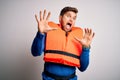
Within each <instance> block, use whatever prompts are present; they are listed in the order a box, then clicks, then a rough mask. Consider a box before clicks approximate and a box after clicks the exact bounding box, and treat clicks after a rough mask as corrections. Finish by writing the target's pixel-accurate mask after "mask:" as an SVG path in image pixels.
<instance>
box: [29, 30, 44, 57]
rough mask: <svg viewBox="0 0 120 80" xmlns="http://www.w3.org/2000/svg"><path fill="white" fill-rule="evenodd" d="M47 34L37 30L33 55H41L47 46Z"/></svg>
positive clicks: (32, 49) (32, 50)
mask: <svg viewBox="0 0 120 80" xmlns="http://www.w3.org/2000/svg"><path fill="white" fill-rule="evenodd" d="M44 43H45V34H41V33H40V32H37V34H36V37H35V38H34V40H33V43H32V47H31V53H32V55H33V56H40V55H41V54H42V52H43V51H44V46H45V44H44Z"/></svg>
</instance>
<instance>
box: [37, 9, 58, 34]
mask: <svg viewBox="0 0 120 80" xmlns="http://www.w3.org/2000/svg"><path fill="white" fill-rule="evenodd" d="M50 14H51V13H50V12H48V14H47V17H46V10H44V13H43V15H42V11H40V19H39V18H38V16H37V15H36V14H35V18H36V21H37V23H38V31H39V32H40V33H42V34H44V33H46V32H48V31H50V30H56V28H51V27H50V26H49V25H48V19H49V18H50Z"/></svg>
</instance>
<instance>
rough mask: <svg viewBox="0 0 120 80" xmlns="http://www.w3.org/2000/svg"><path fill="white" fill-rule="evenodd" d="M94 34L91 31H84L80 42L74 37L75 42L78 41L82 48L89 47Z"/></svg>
mask: <svg viewBox="0 0 120 80" xmlns="http://www.w3.org/2000/svg"><path fill="white" fill-rule="evenodd" d="M94 35H95V33H93V32H92V29H88V28H87V29H85V34H84V36H83V38H82V39H81V40H80V39H78V38H77V37H75V39H76V40H78V41H79V42H80V43H81V44H82V45H83V46H85V47H89V46H90V44H91V42H92V39H93V37H94Z"/></svg>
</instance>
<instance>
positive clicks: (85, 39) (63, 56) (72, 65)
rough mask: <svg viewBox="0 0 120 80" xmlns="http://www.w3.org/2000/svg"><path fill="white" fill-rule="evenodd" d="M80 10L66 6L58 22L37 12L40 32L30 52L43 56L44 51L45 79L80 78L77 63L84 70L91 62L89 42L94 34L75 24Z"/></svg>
mask: <svg viewBox="0 0 120 80" xmlns="http://www.w3.org/2000/svg"><path fill="white" fill-rule="evenodd" d="M77 13H78V10H77V9H76V8H74V7H64V8H63V9H62V10H61V13H60V16H59V22H60V23H59V24H56V23H54V22H49V21H48V19H49V17H50V14H51V13H50V12H49V13H48V15H47V17H46V14H47V12H46V10H44V12H43V15H42V11H40V19H39V18H38V16H37V15H35V18H36V21H37V23H38V32H37V35H36V37H35V39H34V41H33V44H32V49H31V52H32V54H33V56H40V55H41V54H42V52H44V61H45V64H44V71H43V74H42V77H43V80H77V76H76V75H75V71H76V67H77V68H78V69H79V70H80V71H85V70H86V68H87V67H88V64H89V52H90V44H91V42H92V39H93V37H94V33H93V32H92V29H88V28H87V29H85V30H84V34H83V30H82V29H81V28H79V27H75V21H76V18H77Z"/></svg>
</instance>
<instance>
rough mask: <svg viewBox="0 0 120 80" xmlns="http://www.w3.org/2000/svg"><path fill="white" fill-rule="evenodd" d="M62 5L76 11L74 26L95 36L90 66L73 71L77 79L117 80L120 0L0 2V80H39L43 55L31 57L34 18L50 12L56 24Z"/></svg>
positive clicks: (35, 25)
mask: <svg viewBox="0 0 120 80" xmlns="http://www.w3.org/2000/svg"><path fill="white" fill-rule="evenodd" d="M65 6H73V7H77V8H78V10H79V13H78V17H77V21H76V25H77V26H80V27H82V28H86V27H88V28H92V29H93V31H94V32H95V33H96V35H95V37H94V40H93V42H92V45H91V47H92V48H91V53H90V64H89V67H88V69H87V70H86V71H85V72H80V71H79V70H77V75H78V80H120V76H119V75H120V69H119V68H120V61H119V59H120V58H119V56H120V42H119V41H120V31H119V30H120V0H1V1H0V80H40V79H41V73H42V71H43V64H44V62H43V55H42V56H39V57H33V56H32V55H31V45H32V41H33V39H34V37H35V35H36V32H37V23H36V21H35V18H34V15H35V14H39V11H40V10H44V9H46V10H47V11H51V13H52V14H51V18H50V21H54V22H57V23H58V22H59V21H58V17H59V13H60V10H61V9H62V8H63V7H65Z"/></svg>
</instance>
